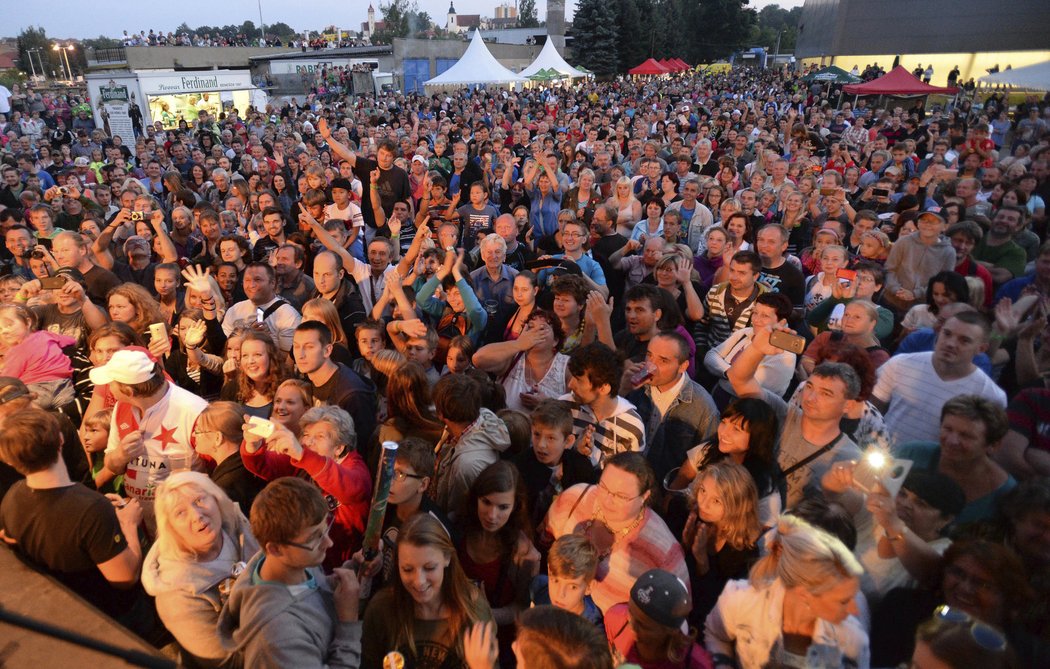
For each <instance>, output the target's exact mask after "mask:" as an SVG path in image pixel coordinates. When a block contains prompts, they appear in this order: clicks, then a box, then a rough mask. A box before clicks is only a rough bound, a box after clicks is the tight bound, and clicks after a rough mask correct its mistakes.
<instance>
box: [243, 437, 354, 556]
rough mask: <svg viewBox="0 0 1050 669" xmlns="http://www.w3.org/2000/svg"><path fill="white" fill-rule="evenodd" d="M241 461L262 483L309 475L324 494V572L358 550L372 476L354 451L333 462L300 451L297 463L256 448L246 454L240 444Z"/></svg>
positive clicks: (280, 455)
mask: <svg viewBox="0 0 1050 669" xmlns="http://www.w3.org/2000/svg"><path fill="white" fill-rule="evenodd" d="M241 460H243V461H244V466H245V467H246V468H247V469H248V471H250V472H251V473H253V474H255V475H256V476H258V477H259V478H262V479H264V480H266V481H272V480H273V479H276V478H280V477H282V476H300V477H301V476H303V472H305V473H306V474H308V475H309V477H310V478H311V479H312V480H313V482H314V483H316V484H317V486H318V487H319V488H320V489H321V492H323V493H324V495H325V499H326V501H327V502H328V508H330V509H332V511H333V513H334V514H335V523H334V524H333V525H332V532H331V535H330V536H331V537H332V547H331V548H329V549H328V554H327V555H326V556H325V559H324V565H323V566H324V569H325V571H326V572H331V571H332V569H334V568H336V567H342V566H343V563H344V562H346V561H347V560H349V559H350V557H351V556H352V555H353V554H354V552H356V551H358V550H360V549H361V540H362V538H363V537H364V533H365V523H366V522H367V521H368V510H369V508H370V507H371V504H372V476H371V474H369V473H368V466H367V465H366V464H365V461H364V458H362V457H361V456H360V455H359V454H358V453H357V452H356V451H351V452H350V453H348V454H346V455H345V456H344V457H343V459H342V460H340V461H338V462H337V461H335V460H333V459H331V458H327V457H325V456H323V455H318V454H317V453H314V452H313V451H311V450H309V449H303V456H302V458H301V459H300V460H298V461H296V460H292V459H291V458H290V457H288V456H287V455H284V454H281V453H274V452H273V451H268V450H266V449H259V450H258V451H256V452H255V453H249V452H248V450H247V449H246V448H245V447H244V444H243V443H242V444H241Z"/></svg>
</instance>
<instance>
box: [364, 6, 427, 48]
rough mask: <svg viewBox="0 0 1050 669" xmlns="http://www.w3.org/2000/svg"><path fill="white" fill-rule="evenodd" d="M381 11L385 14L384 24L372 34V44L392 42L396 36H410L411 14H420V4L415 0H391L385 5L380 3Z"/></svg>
mask: <svg viewBox="0 0 1050 669" xmlns="http://www.w3.org/2000/svg"><path fill="white" fill-rule="evenodd" d="M379 11H380V12H381V13H382V14H383V24H384V25H383V28H382V29H381V30H376V33H375V35H373V36H372V44H390V43H391V42H392V41H393V40H394V38H396V37H408V36H409V34H410V33H411V27H410V25H409V16H410V15H411V14H418V13H419V6H418V5H416V3H415V0H390V2H388V3H387V4H385V5H384V4H380V5H379Z"/></svg>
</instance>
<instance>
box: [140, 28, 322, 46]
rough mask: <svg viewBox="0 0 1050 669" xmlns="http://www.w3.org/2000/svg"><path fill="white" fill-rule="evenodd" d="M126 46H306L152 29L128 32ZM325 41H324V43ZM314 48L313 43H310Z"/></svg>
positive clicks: (273, 37) (272, 38) (277, 38)
mask: <svg viewBox="0 0 1050 669" xmlns="http://www.w3.org/2000/svg"><path fill="white" fill-rule="evenodd" d="M120 39H121V41H122V42H123V44H124V46H205V47H219V48H221V47H229V46H260V47H264V46H287V47H291V48H298V47H299V46H304V47H305V45H306V42H305V40H295V39H285V40H282V39H281V37H280V36H279V35H264V36H262V37H248V36H247V35H245V34H244V33H237V34H236V35H233V36H232V37H229V36H226V35H223V34H221V33H215V34H214V35H213V34H211V33H208V32H205V33H178V34H176V33H173V32H169V33H167V34H165V33H164V31H160V32H157V31H155V30H153V29H152V28H150V29H149V31H145V30H140V31H139V32H137V33H136V32H134V31H132V32H131V33H128V31H127V30H125V31H124V34H123V35H122V36H121V38H120ZM323 41H324V40H322V42H323ZM310 46H311V47H313V41H311V42H310Z"/></svg>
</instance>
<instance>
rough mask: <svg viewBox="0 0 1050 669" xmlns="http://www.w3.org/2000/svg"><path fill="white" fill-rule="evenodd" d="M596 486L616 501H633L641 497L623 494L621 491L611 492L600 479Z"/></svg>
mask: <svg viewBox="0 0 1050 669" xmlns="http://www.w3.org/2000/svg"><path fill="white" fill-rule="evenodd" d="M598 487H599V488H600V489H601V491H602V492H603V493H605V494H606V495H608V496H609V497H612V498H613V499H615V500H616V501H617V502H623V503H624V504H626V503H627V502H631V501H634V500H636V499H638V498H639V497H641V495H625V494H623V493H622V492H613V491H612V490H609V488H607V487H606V486H605V484H604V483H602V482H601V481H599V482H598Z"/></svg>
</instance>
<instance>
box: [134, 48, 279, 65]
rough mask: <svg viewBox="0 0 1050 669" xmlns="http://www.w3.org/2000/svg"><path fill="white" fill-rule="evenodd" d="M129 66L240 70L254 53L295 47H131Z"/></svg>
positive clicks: (273, 52)
mask: <svg viewBox="0 0 1050 669" xmlns="http://www.w3.org/2000/svg"><path fill="white" fill-rule="evenodd" d="M125 51H126V53H127V67H128V69H131V70H162V69H173V68H174V69H177V70H179V69H186V70H208V69H224V68H225V69H237V68H247V67H248V66H249V65H250V63H249V61H248V59H249V58H251V57H252V56H265V55H271V54H278V53H290V52H292V51H295V49H290V48H288V47H286V46H282V47H265V48H260V47H224V48H220V47H190V46H129V47H127V48H126V49H125Z"/></svg>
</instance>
